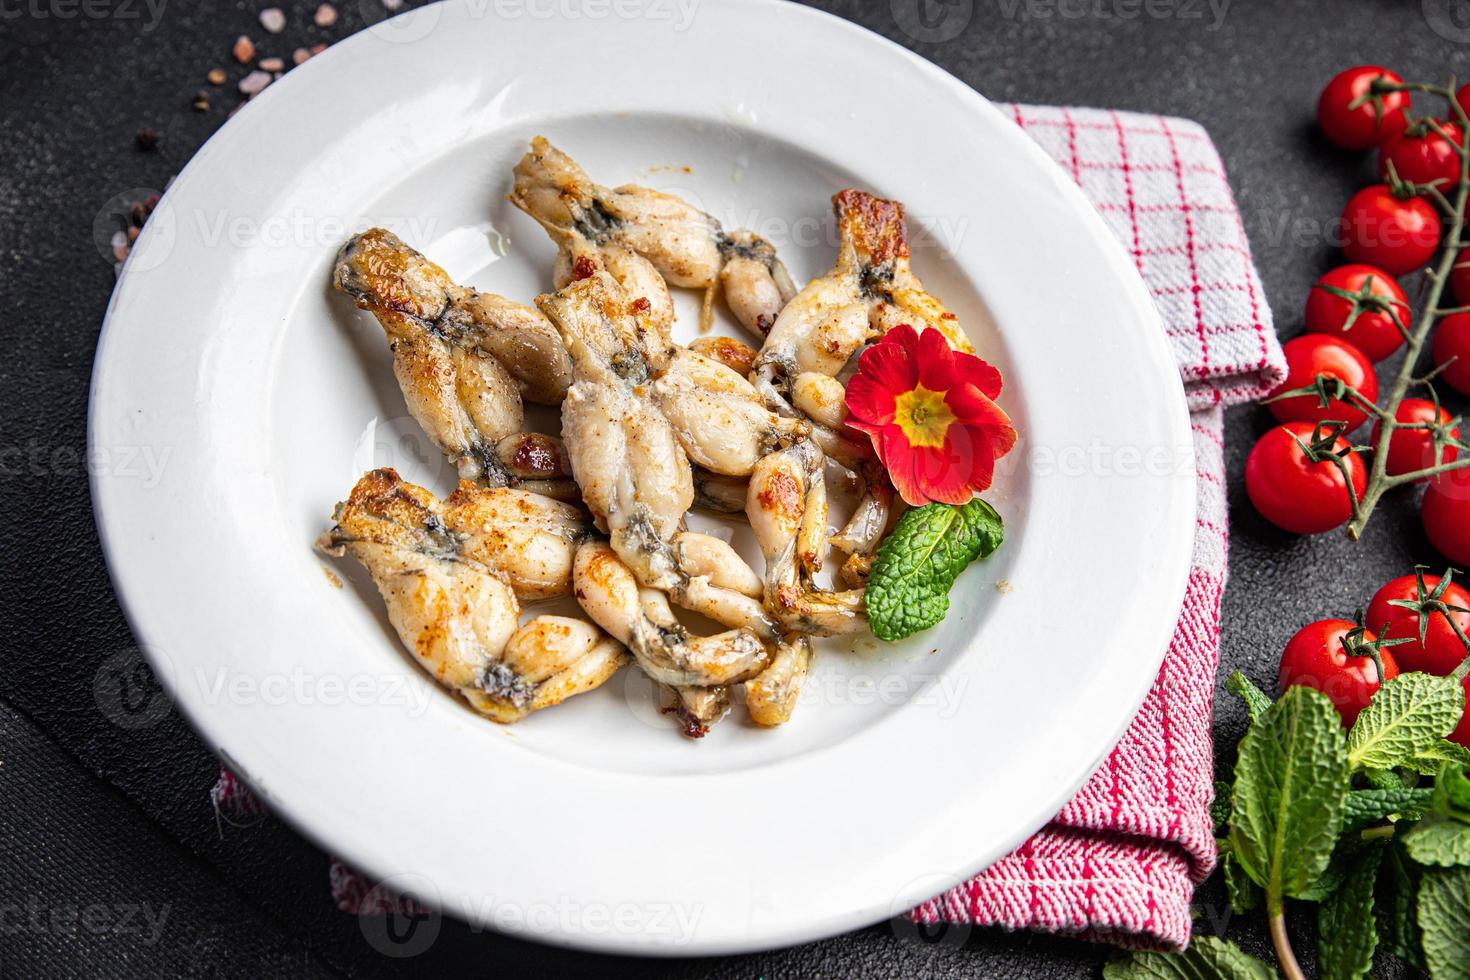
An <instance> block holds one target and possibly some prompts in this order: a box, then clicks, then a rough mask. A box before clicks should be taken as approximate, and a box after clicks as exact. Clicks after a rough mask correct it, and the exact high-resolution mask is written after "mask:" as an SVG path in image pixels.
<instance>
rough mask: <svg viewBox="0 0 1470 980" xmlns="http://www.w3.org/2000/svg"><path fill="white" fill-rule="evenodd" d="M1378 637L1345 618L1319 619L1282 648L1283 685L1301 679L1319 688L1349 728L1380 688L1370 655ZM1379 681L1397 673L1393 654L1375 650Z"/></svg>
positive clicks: (1374, 665) (1294, 682) (1390, 678)
mask: <svg viewBox="0 0 1470 980" xmlns="http://www.w3.org/2000/svg"><path fill="white" fill-rule="evenodd" d="M1376 640H1377V637H1376V636H1374V634H1373V633H1372V632H1371V631H1369V630H1365V629H1362V628H1361V627H1359V626H1358V625H1357V624H1356V623H1350V622H1348V621H1347V620H1345V619H1323V620H1318V621H1317V622H1315V623H1308V624H1307V625H1306V626H1303V627H1302V628H1301V629H1300V630H1298V631H1297V633H1296V635H1295V636H1293V637H1292V638H1291V639H1290V640H1289V641H1288V642H1287V644H1286V649H1285V650H1283V651H1282V653H1281V674H1280V681H1281V690H1283V691H1285V690H1286V689H1287V688H1288V687H1291V686H1293V685H1296V684H1301V685H1304V686H1306V687H1310V688H1312V689H1313V690H1317V691H1321V692H1322V693H1323V694H1325V695H1327V697H1328V698H1329V699H1330V700H1331V701H1332V703H1333V705H1335V706H1336V707H1337V713H1338V714H1340V715H1342V722H1343V724H1344V725H1346V726H1347V727H1349V728H1351V727H1352V724H1353V722H1354V721H1355V720H1357V717H1358V712H1360V711H1362V710H1363V709H1364V708H1366V707H1367V706H1368V702H1369V700H1371V699H1372V697H1373V695H1374V694H1376V693H1378V688H1379V686H1380V681H1379V677H1378V664H1376V663H1374V662H1373V658H1372V657H1371V656H1369V655H1368V653H1367V651H1368V650H1370V649H1371V648H1372V647H1373V645H1374V643H1375V641H1376ZM1378 656H1379V658H1380V660H1382V662H1383V678H1382V679H1383V680H1385V681H1389V680H1393V679H1394V678H1395V677H1397V676H1398V675H1399V668H1398V664H1397V663H1395V662H1394V658H1393V654H1391V653H1389V652H1388V651H1387V650H1384V649H1380V650H1378Z"/></svg>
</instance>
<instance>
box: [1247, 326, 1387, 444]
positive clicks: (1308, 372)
mask: <svg viewBox="0 0 1470 980" xmlns="http://www.w3.org/2000/svg"><path fill="white" fill-rule="evenodd" d="M1281 349H1282V350H1283V351H1285V352H1286V380H1285V381H1283V382H1281V386H1280V387H1279V388H1277V389H1276V391H1277V392H1283V391H1291V390H1293V389H1295V388H1305V387H1306V386H1308V385H1310V384H1312V383H1313V382H1314V381H1316V380H1317V375H1319V374H1321V375H1326V376H1327V377H1329V378H1336V379H1338V380H1339V381H1342V382H1343V383H1344V384H1347V385H1351V386H1352V387H1354V388H1356V389H1357V390H1358V393H1359V394H1361V395H1362V396H1363V397H1364V398H1366V399H1368V400H1369V401H1374V400H1376V399H1377V398H1378V377H1377V375H1375V374H1374V373H1373V365H1372V364H1371V363H1369V361H1368V358H1366V357H1364V356H1363V352H1362V351H1360V350H1358V349H1357V348H1356V347H1354V346H1353V345H1352V344H1350V343H1348V342H1347V341H1346V340H1343V339H1342V338H1341V337H1336V336H1331V335H1329V334H1322V333H1307V334H1302V335H1301V336H1300V337H1293V338H1292V339H1291V340H1288V341H1287V342H1286V343H1284V344H1282V345H1281ZM1321 401H1322V400H1321V399H1320V398H1318V397H1317V396H1316V395H1294V396H1292V397H1291V398H1283V399H1281V400H1280V401H1274V402H1268V403H1267V404H1266V407H1267V408H1269V409H1270V410H1271V414H1272V415H1274V416H1276V418H1277V420H1278V421H1281V422H1325V421H1333V422H1346V423H1347V424H1348V427H1347V431H1349V432H1351V431H1352V430H1353V429H1356V428H1357V427H1358V426H1360V425H1362V424H1363V420H1364V419H1366V418H1367V417H1368V413H1367V412H1365V411H1363V410H1362V409H1361V408H1356V407H1354V406H1353V405H1351V404H1350V403H1348V402H1347V401H1345V400H1343V399H1341V398H1329V399H1328V401H1327V407H1326V408H1323V407H1321Z"/></svg>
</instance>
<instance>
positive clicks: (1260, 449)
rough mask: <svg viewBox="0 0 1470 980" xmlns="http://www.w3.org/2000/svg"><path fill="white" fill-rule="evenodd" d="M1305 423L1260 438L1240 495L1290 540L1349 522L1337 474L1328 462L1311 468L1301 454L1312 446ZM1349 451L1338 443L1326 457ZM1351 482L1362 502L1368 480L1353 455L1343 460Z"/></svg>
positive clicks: (1348, 502)
mask: <svg viewBox="0 0 1470 980" xmlns="http://www.w3.org/2000/svg"><path fill="white" fill-rule="evenodd" d="M1314 428H1315V427H1314V426H1313V425H1312V424H1311V423H1310V422H1287V423H1286V424H1285V425H1278V426H1277V427H1276V428H1274V429H1272V430H1271V431H1270V432H1267V433H1266V434H1265V435H1263V436H1261V439H1260V441H1259V442H1257V443H1256V444H1255V446H1254V447H1253V448H1252V449H1251V452H1250V455H1249V456H1248V457H1246V461H1245V492H1246V494H1247V495H1248V496H1249V497H1250V499H1251V503H1252V504H1254V505H1255V508H1256V510H1258V511H1260V512H1261V516H1262V517H1264V518H1265V519H1266V520H1268V521H1270V522H1271V523H1272V524H1275V525H1276V526H1277V527H1279V528H1282V529H1283V530H1287V531H1290V532H1292V533H1293V534H1319V533H1321V532H1322V531H1330V530H1332V529H1333V528H1335V527H1337V526H1338V525H1340V524H1344V523H1346V522H1347V519H1348V518H1350V517H1352V516H1353V505H1352V499H1351V498H1350V497H1349V496H1348V490H1347V483H1346V482H1345V481H1344V480H1343V473H1342V470H1341V469H1340V468H1339V467H1338V466H1337V464H1336V463H1334V462H1332V461H1331V460H1330V459H1319V460H1318V461H1316V462H1313V461H1312V460H1311V459H1309V458H1308V457H1307V454H1306V453H1305V452H1303V451H1302V447H1301V445H1299V444H1298V443H1297V440H1298V439H1300V440H1301V442H1302V443H1305V444H1306V445H1308V446H1310V445H1311V444H1312V436H1313V429H1314ZM1347 448H1348V444H1347V442H1345V441H1344V440H1343V439H1342V438H1338V439H1336V440H1334V441H1333V444H1332V446H1331V447H1330V450H1329V451H1330V452H1333V453H1338V452H1342V451H1344V450H1346V449H1347ZM1343 461H1344V462H1345V463H1346V464H1347V470H1348V473H1349V475H1350V476H1351V477H1352V481H1353V492H1354V493H1356V494H1357V495H1358V496H1360V497H1361V496H1362V494H1363V489H1364V488H1365V487H1366V486H1367V485H1368V474H1367V471H1366V469H1365V468H1364V466H1363V459H1362V457H1361V456H1360V455H1359V454H1358V453H1349V454H1348V455H1347V456H1345V457H1343Z"/></svg>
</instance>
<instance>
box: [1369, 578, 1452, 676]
mask: <svg viewBox="0 0 1470 980" xmlns="http://www.w3.org/2000/svg"><path fill="white" fill-rule="evenodd" d="M1364 622H1365V623H1367V625H1368V626H1370V627H1372V628H1373V629H1376V630H1377V631H1378V635H1379V636H1380V637H1382V638H1383V639H1385V640H1403V641H1405V642H1402V643H1398V644H1396V645H1395V646H1394V648H1393V656H1394V660H1395V661H1396V662H1397V663H1398V665H1399V668H1400V669H1401V670H1422V671H1424V672H1425V673H1428V674H1438V675H1439V676H1441V677H1443V676H1445V675H1447V674H1449V673H1450V672H1451V671H1453V670H1454V669H1455V668H1456V667H1458V666H1459V665H1460V661H1462V660H1464V659H1465V644H1464V643H1462V642H1461V641H1460V637H1459V635H1458V634H1457V633H1456V632H1455V627H1456V626H1458V627H1459V629H1460V632H1461V633H1467V634H1470V592H1467V591H1465V590H1464V589H1463V588H1461V587H1460V586H1459V585H1457V584H1455V583H1454V582H1452V581H1450V580H1449V579H1448V578H1441V577H1440V576H1438V575H1424V574H1422V573H1419V574H1415V575H1400V576H1399V577H1398V578H1396V579H1394V580H1392V581H1391V582H1388V583H1385V584H1384V586H1383V588H1381V589H1379V590H1378V591H1377V592H1376V593H1374V595H1373V601H1372V602H1370V603H1369V604H1368V612H1367V613H1366V616H1365V619H1364ZM1452 623H1453V625H1452ZM1421 632H1422V634H1423V639H1422V640H1421V639H1420V634H1421Z"/></svg>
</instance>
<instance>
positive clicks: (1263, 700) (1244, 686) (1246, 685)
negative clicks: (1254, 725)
mask: <svg viewBox="0 0 1470 980" xmlns="http://www.w3.org/2000/svg"><path fill="white" fill-rule="evenodd" d="M1225 689H1226V690H1228V691H1229V692H1230V693H1231V694H1234V695H1236V696H1238V697H1239V698H1240V699H1241V700H1242V701H1244V702H1245V710H1246V713H1247V714H1249V715H1250V717H1251V721H1252V722H1254V721H1255V720H1256V719H1257V718H1259V717H1261V715H1262V714H1263V713H1264V712H1265V710H1266V709H1267V708H1269V707H1271V699H1270V698H1268V697H1266V695H1265V693H1264V692H1262V690H1261V689H1260V688H1259V687H1256V685H1254V684H1252V683H1251V681H1250V678H1249V677H1246V676H1245V675H1244V674H1242V673H1241V672H1240V671H1238V670H1237V671H1234V672H1232V673H1231V675H1230V676H1229V677H1227V678H1226V679H1225Z"/></svg>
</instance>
